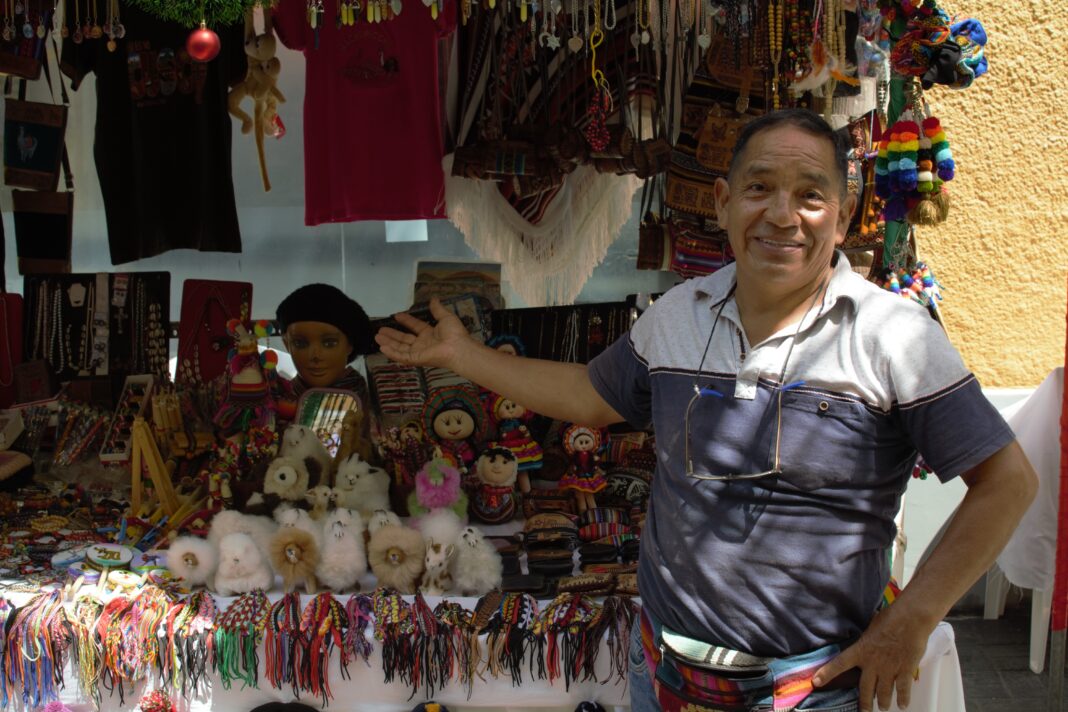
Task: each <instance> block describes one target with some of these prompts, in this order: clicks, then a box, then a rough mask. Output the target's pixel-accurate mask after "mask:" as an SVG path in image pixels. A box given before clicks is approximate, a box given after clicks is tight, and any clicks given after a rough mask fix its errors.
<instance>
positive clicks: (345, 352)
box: [283, 321, 352, 388]
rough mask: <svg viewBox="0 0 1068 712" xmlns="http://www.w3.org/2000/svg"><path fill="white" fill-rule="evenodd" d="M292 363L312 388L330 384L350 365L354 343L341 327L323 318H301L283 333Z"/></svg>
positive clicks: (325, 386)
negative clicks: (311, 319) (305, 319)
mask: <svg viewBox="0 0 1068 712" xmlns="http://www.w3.org/2000/svg"><path fill="white" fill-rule="evenodd" d="M283 340H284V341H285V344H286V348H287V349H288V350H289V355H290V356H292V357H293V365H294V366H296V368H297V373H298V374H300V377H301V379H303V380H304V382H305V383H306V384H308V387H309V388H328V387H330V386H331V385H333V384H334V383H336V382H337V381H338V379H340V378H341V377H342V376H343V375H344V373H345V369H346V368H347V367H348V365H349V352H350V351H351V350H352V345H351V344H350V343H349V339H348V337H347V336H345V335H344V334H343V333H341V330H340V329H338V328H337V327H336V326H334V325H333V324H326V323H324V322H321V321H298V322H295V323H293V324H290V325H289V326H288V327H286V333H285V336H284V337H283Z"/></svg>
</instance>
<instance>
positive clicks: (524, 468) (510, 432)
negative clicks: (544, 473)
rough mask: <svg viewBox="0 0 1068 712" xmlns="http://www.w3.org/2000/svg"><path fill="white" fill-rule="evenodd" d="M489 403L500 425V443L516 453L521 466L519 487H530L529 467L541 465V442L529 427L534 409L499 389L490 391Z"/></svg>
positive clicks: (497, 425)
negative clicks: (498, 390)
mask: <svg viewBox="0 0 1068 712" xmlns="http://www.w3.org/2000/svg"><path fill="white" fill-rule="evenodd" d="M486 402H487V403H488V404H489V415H490V420H491V422H492V423H493V424H494V425H495V426H496V429H497V444H498V445H501V446H503V447H506V448H508V449H509V450H511V451H512V452H513V453H515V458H516V463H517V465H518V469H519V489H520V491H521V492H524V493H526V492H529V491H530V475H529V473H530V471H531V470H540V469H541V460H542V451H541V445H539V444H538V443H537V441H536V440H534V438H533V437H532V436H531V434H530V429H529V428H528V427H527V425H526V424H527V423H529V422H530V421H531V420H532V419H533V418H534V413H533V412H532V411H529V410H527V409H526V408H525V407H523V406H521V405H520V404H518V403H516V402H515V401H513V400H510V399H508V398H505V397H504V396H502V395H498V394H496V393H493V394H490V397H489V398H487V401H486Z"/></svg>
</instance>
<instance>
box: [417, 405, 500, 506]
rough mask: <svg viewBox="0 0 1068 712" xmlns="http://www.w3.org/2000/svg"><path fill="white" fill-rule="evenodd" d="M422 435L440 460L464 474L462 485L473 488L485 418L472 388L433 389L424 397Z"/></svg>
mask: <svg viewBox="0 0 1068 712" xmlns="http://www.w3.org/2000/svg"><path fill="white" fill-rule="evenodd" d="M422 422H423V431H424V432H425V433H426V435H427V438H428V439H429V440H430V442H432V443H433V444H434V445H436V446H437V447H438V448H439V449H440V450H441V454H442V457H444V458H446V459H448V460H451V461H452V463H453V464H454V465H455V466H456V467H457V468H458V469H459V470H460V471H461V472H462V473H463V474H464V476H465V477H464V484H465V485H466V486H468V487H471V488H473V487H474V486H475V485H476V484H477V481H476V480H475V479H474V477H473V475H469V468H470V466H471V464H472V463H474V461H475V449H476V447H477V446H478V444H479V442H480V440H481V438H482V434H483V432H484V431H485V429H486V418H485V414H484V412H483V410H482V406H481V405H480V403H479V400H478V392H477V391H475V389H474V387H472V386H444V387H442V388H435V389H433V390H431V391H430V393H429V394H428V396H427V399H426V403H425V404H424V405H423V412H422Z"/></svg>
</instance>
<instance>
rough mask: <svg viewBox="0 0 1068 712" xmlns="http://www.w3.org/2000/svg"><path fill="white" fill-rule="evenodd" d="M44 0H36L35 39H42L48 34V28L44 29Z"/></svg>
mask: <svg viewBox="0 0 1068 712" xmlns="http://www.w3.org/2000/svg"><path fill="white" fill-rule="evenodd" d="M43 5H44V0H38V2H37V39H39V40H43V39H44V38H45V35H47V34H48V30H46V29H45V23H44V19H45V12H44V7H43Z"/></svg>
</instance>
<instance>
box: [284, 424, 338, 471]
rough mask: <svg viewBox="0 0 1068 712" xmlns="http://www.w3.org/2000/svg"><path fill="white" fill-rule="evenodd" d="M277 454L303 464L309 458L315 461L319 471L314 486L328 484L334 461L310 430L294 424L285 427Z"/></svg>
mask: <svg viewBox="0 0 1068 712" xmlns="http://www.w3.org/2000/svg"><path fill="white" fill-rule="evenodd" d="M279 454H280V455H282V456H284V457H290V458H293V459H295V460H300V461H302V462H305V463H306V462H307V460H308V458H311V459H312V460H314V461H315V463H316V466H317V469H318V471H319V474H318V477H317V478H316V482H315V484H329V479H330V477H329V475H330V472H331V468H332V467H333V464H334V460H333V458H332V457H330V451H329V450H327V449H326V445H323V442H322V441H321V440H320V439H319V436H317V435H316V434H315V431H314V430H312V429H311V428H309V427H307V426H305V425H297V424H296V423H294V424H292V425H290V426H289V427H287V428H286V429H285V432H283V433H282V447H281V448H280V449H279ZM324 480H326V481H324ZM309 482H310V481H309Z"/></svg>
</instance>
